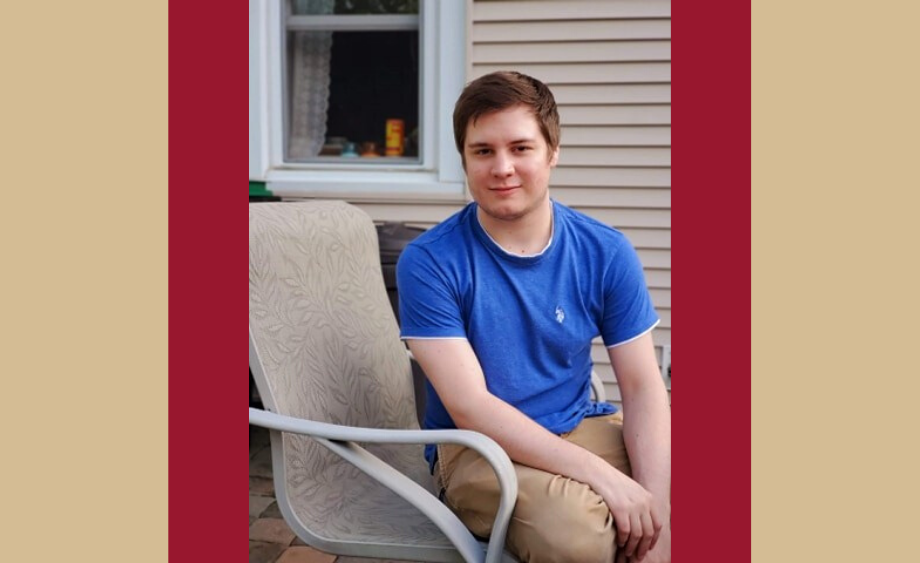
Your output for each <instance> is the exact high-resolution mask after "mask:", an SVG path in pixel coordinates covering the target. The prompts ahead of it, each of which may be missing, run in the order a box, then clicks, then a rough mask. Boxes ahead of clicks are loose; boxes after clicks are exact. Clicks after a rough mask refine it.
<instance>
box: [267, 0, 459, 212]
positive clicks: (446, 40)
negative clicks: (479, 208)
mask: <svg viewBox="0 0 920 563" xmlns="http://www.w3.org/2000/svg"><path fill="white" fill-rule="evenodd" d="M464 4H465V3H464V2H462V1H460V0H450V1H447V2H444V1H432V0H250V96H249V105H250V127H249V135H250V151H249V152H250V180H263V181H267V182H268V184H269V188H270V189H271V190H272V191H274V192H276V193H279V192H280V193H291V192H312V193H316V192H322V193H328V192H355V193H358V192H360V193H374V192H386V193H391V194H392V193H442V194H443V193H451V194H457V195H462V184H463V176H462V170H461V169H460V165H459V158H458V156H457V155H456V150H455V149H454V144H453V133H452V131H451V112H452V111H453V102H454V100H455V99H456V97H457V95H458V94H459V92H460V90H461V89H462V87H463V82H464V79H465V68H466V66H465V53H466V47H465V23H464V22H465V15H464V9H465V6H464ZM254 66H255V68H254ZM254 175H255V176H257V177H253V176H254Z"/></svg>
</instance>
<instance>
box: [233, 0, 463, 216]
mask: <svg viewBox="0 0 920 563" xmlns="http://www.w3.org/2000/svg"><path fill="white" fill-rule="evenodd" d="M284 1H285V0H249V179H250V181H260V182H266V184H267V187H268V189H269V190H271V191H272V192H273V193H275V194H276V195H281V196H293V197H296V196H311V195H316V194H322V195H341V196H342V197H345V196H348V195H388V196H399V195H406V196H409V197H411V196H413V195H441V196H456V197H457V198H458V199H461V198H462V197H463V196H464V175H463V168H462V166H461V163H460V157H459V155H458V154H457V150H456V147H455V145H454V138H453V127H452V114H453V105H454V102H455V101H456V99H457V97H458V96H459V95H460V92H461V91H462V89H463V85H464V81H465V78H466V54H467V47H466V23H465V22H466V2H465V1H463V0H440V1H438V0H421V2H420V6H419V12H420V13H419V17H420V24H421V26H420V27H421V29H420V33H421V37H420V42H421V46H422V48H421V58H422V60H421V66H422V68H421V71H422V80H421V85H422V92H420V98H421V108H420V119H419V124H420V131H421V132H422V135H421V137H420V138H421V140H422V147H421V148H422V151H421V158H422V160H421V162H419V163H408V164H396V163H390V164H387V163H386V162H385V159H379V160H380V161H381V162H380V163H379V164H378V163H376V162H375V163H373V164H370V163H361V164H353V163H349V162H342V163H341V164H339V163H328V162H325V163H290V162H288V163H286V162H284V154H283V146H284V138H283V134H284V133H283V132H284V127H283V119H284V111H283V91H282V84H283V80H282V72H283V69H282V60H283V59H282V48H283V40H284V36H285V35H284V21H283V18H282V13H283V12H282V10H283V9H284Z"/></svg>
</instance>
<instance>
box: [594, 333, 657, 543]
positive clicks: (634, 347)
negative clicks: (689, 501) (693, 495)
mask: <svg viewBox="0 0 920 563" xmlns="http://www.w3.org/2000/svg"><path fill="white" fill-rule="evenodd" d="M608 353H609V355H610V361H611V363H612V364H613V369H614V371H615V372H616V376H617V383H618V384H619V386H620V392H621V394H622V396H623V416H624V422H623V434H624V439H625V441H626V451H627V452H628V453H629V462H630V466H631V467H632V473H633V479H635V480H636V481H638V483H639V484H640V485H642V486H643V487H644V488H645V489H646V490H648V491H649V492H650V493H651V494H652V497H653V499H654V501H653V502H654V505H655V507H656V509H657V511H658V513H659V515H660V516H661V517H662V519H663V520H664V525H665V532H664V535H665V536H666V540H667V541H665V542H662V544H661V545H660V547H661V549H662V550H666V551H667V554H666V557H664V558H663V559H664V560H670V525H669V524H668V522H669V520H670V511H671V409H670V407H669V405H668V395H667V390H666V389H665V386H664V383H663V382H662V380H661V375H660V372H659V370H658V363H657V361H656V360H655V351H654V347H653V344H652V337H651V334H646V335H644V336H642V337H641V338H638V339H636V340H634V341H632V342H629V343H627V344H624V345H622V346H617V347H614V348H608ZM639 552H640V553H645V550H643V549H642V548H641V547H640V550H639ZM662 555H664V554H662Z"/></svg>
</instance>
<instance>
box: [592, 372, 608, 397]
mask: <svg viewBox="0 0 920 563" xmlns="http://www.w3.org/2000/svg"><path fill="white" fill-rule="evenodd" d="M591 394H592V395H594V400H595V401H597V402H598V403H606V402H607V392H606V391H604V382H603V381H601V377H600V376H599V375H597V372H596V371H594V370H593V369H592V370H591Z"/></svg>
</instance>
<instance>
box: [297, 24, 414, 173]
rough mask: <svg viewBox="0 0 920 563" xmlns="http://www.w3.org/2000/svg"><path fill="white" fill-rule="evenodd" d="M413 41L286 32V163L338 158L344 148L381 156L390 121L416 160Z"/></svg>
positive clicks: (404, 35)
mask: <svg viewBox="0 0 920 563" xmlns="http://www.w3.org/2000/svg"><path fill="white" fill-rule="evenodd" d="M330 40H331V46H330V44H329V42H330ZM418 42H419V37H418V32H417V31H380V32H334V33H332V32H302V31H297V32H290V33H288V74H287V75H288V77H289V80H288V116H289V117H288V132H287V135H288V144H287V147H288V150H287V158H288V160H289V161H293V162H297V161H301V162H302V161H306V160H313V159H315V158H316V157H320V158H321V159H325V158H326V157H332V158H334V159H338V158H339V157H340V155H341V154H342V150H343V149H344V148H345V146H346V144H347V143H354V148H355V149H356V150H357V152H358V153H359V154H360V153H361V152H362V148H368V146H369V144H370V143H373V144H374V147H375V151H376V153H377V154H379V155H381V156H383V155H384V154H385V147H386V127H387V120H391V119H398V120H401V121H402V122H403V131H404V135H405V139H404V141H403V144H404V147H405V149H404V153H403V156H404V157H411V158H417V157H418V121H419V53H418ZM327 62H328V65H329V66H328V68H329V70H328V74H327V71H326V70H325V68H326V67H325V64H327ZM326 84H328V94H327V92H326V90H325V89H324V87H325V86H326ZM323 112H325V113H323ZM323 118H325V119H323ZM323 126H324V131H325V133H324V134H317V133H318V132H321V131H323ZM371 160H372V159H359V160H356V162H369V161H371Z"/></svg>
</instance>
